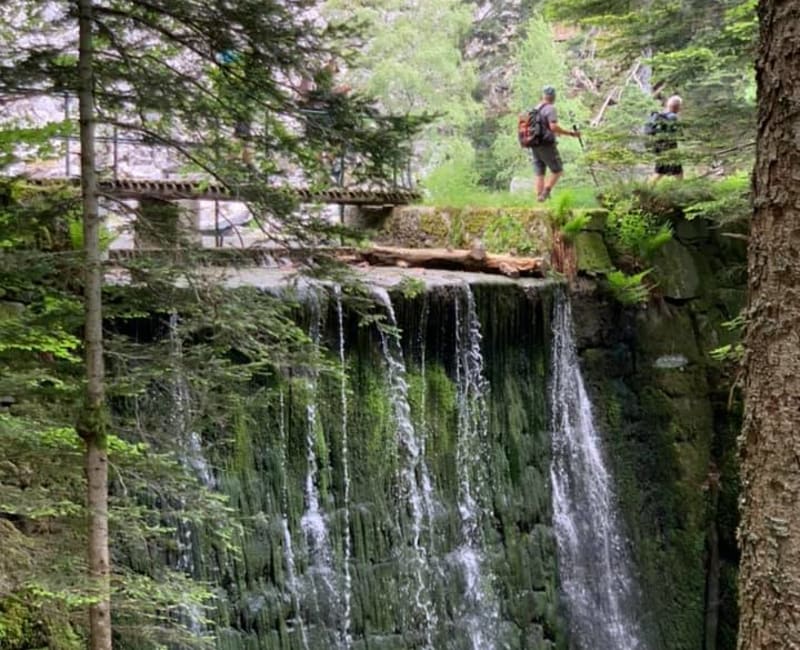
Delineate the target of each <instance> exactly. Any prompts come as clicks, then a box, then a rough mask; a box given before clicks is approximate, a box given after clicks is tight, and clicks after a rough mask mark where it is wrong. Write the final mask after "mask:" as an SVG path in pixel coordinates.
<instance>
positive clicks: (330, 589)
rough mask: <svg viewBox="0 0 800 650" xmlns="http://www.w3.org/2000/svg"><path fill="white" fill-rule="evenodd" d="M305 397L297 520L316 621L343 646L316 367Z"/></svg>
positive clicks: (315, 328) (316, 335) (314, 294)
mask: <svg viewBox="0 0 800 650" xmlns="http://www.w3.org/2000/svg"><path fill="white" fill-rule="evenodd" d="M320 302H321V296H320V292H319V291H317V290H316V288H312V290H311V291H310V293H309V309H310V311H311V325H310V328H309V329H310V331H309V336H310V338H311V341H312V343H313V344H314V347H315V348H319V345H320V336H321V335H320V329H321V326H322V323H321V320H322V310H321V305H320ZM306 387H307V390H308V397H307V402H306V461H307V470H306V477H305V511H304V512H303V516H302V518H301V520H300V525H301V527H302V530H303V534H304V537H305V540H306V544H307V549H308V556H309V560H308V561H309V566H310V571H309V577H310V586H311V592H312V595H313V601H314V604H315V608H316V616H317V619H318V622H320V623H322V622H324V624H325V629H326V630H327V631H328V633H329V634H330V635H332V636H333V639H332V641H331V642H332V643H335V646H334V647H342V639H341V636H346V634H345V635H342V634H341V630H342V628H344V629H346V626H344V625H342V626H341V627H340V625H341V619H342V618H343V613H342V612H340V611H339V610H340V600H339V593H340V588H339V585H338V584H337V583H338V576H337V575H336V571H335V568H334V564H333V550H332V543H331V539H330V533H329V530H328V521H327V515H326V513H325V512H324V510H323V509H322V508H321V506H320V491H319V487H318V485H317V482H318V480H319V466H318V461H317V458H318V455H319V453H320V449H325V445H324V444H320V442H321V441H320V440H319V438H320V437H324V435H325V431H324V429H323V427H322V423H321V421H320V418H319V416H318V413H317V387H318V377H317V371H316V370H312V371H310V376H309V378H308V380H307V382H306Z"/></svg>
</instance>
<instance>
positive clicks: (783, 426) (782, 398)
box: [738, 0, 800, 650]
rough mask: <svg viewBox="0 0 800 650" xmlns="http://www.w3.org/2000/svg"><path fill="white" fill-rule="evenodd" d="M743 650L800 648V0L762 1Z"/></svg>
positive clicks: (744, 460)
mask: <svg viewBox="0 0 800 650" xmlns="http://www.w3.org/2000/svg"><path fill="white" fill-rule="evenodd" d="M759 19H760V48H759V54H758V62H757V65H756V72H757V83H758V143H757V150H756V167H755V173H754V201H755V206H754V214H753V222H752V227H751V234H750V250H749V262H748V272H749V305H748V326H747V333H746V336H745V349H746V356H745V360H744V363H745V372H746V375H745V376H746V379H745V414H744V423H743V429H742V447H741V473H742V488H743V494H742V501H741V515H742V521H741V526H740V529H739V542H740V546H741V550H742V558H741V567H740V575H739V601H740V619H739V644H738V647H739V650H756V649H758V650H763V649H767V648H769V649H773V648H774V649H775V650H778V649H781V650H783V649H785V648H800V516H798V512H800V510H799V509H800V66H798V65H797V60H798V57H799V56H800V30H799V29H798V25H800V0H760V2H759Z"/></svg>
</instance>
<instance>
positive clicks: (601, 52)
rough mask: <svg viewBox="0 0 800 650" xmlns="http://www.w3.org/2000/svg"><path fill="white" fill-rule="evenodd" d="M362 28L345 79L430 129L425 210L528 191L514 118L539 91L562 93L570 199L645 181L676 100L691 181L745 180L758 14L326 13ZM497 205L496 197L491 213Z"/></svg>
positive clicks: (748, 9) (523, 9)
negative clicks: (653, 121)
mask: <svg viewBox="0 0 800 650" xmlns="http://www.w3.org/2000/svg"><path fill="white" fill-rule="evenodd" d="M325 13H326V15H329V16H331V17H332V18H335V19H344V20H347V21H351V22H353V23H354V24H361V25H363V30H364V31H363V32H362V39H363V43H362V44H361V45H360V47H359V48H358V49H357V51H355V52H353V53H352V54H353V59H352V63H351V64H350V67H348V68H347V70H346V72H345V73H344V74H345V76H346V78H347V79H348V81H350V82H351V83H352V84H353V86H354V87H355V88H358V89H361V90H363V91H365V92H367V93H369V94H372V95H374V96H376V97H379V98H380V99H381V101H382V102H383V103H384V104H385V105H386V106H388V107H390V108H391V109H392V110H394V111H399V112H403V113H405V112H408V113H414V112H425V111H426V112H429V113H432V114H434V115H436V116H437V117H436V119H435V120H434V121H433V122H432V123H431V124H430V125H429V126H428V127H427V129H426V130H425V131H424V134H423V136H422V137H421V138H420V141H419V142H418V145H417V153H418V155H419V158H420V165H419V168H418V169H416V170H415V174H416V176H417V178H418V179H420V180H421V181H422V182H423V183H424V185H425V187H426V188H427V190H428V191H429V192H430V193H431V195H432V196H433V197H435V198H434V200H437V201H441V202H448V201H449V202H452V201H465V200H466V201H467V202H470V201H471V202H473V203H474V202H475V201H476V200H479V199H478V196H476V194H478V195H479V194H480V193H481V192H497V191H508V190H509V188H510V187H511V184H512V180H513V179H515V178H516V179H518V181H517V182H516V183H514V188H515V189H518V188H521V187H527V185H526V184H525V183H523V179H530V178H531V177H532V173H531V171H530V166H529V164H528V159H527V156H526V154H525V152H524V151H522V150H521V149H520V148H519V146H518V144H517V142H516V135H515V124H516V116H517V113H518V112H520V111H522V110H525V109H526V108H527V107H530V106H531V105H533V104H534V103H536V102H537V101H538V99H539V94H540V91H541V88H542V87H543V86H544V85H552V86H554V87H555V88H557V89H558V91H559V96H558V98H557V103H556V106H557V108H558V110H559V111H560V119H561V121H562V122H563V123H564V124H566V125H567V126H568V127H571V125H572V124H577V125H578V126H579V127H580V128H581V130H582V131H583V140H584V143H585V145H586V149H585V151H583V150H582V149H581V146H580V145H579V144H578V143H577V142H574V141H572V140H571V139H564V141H563V142H562V152H563V155H564V157H565V160H566V163H567V169H568V172H567V175H566V178H565V182H566V183H567V184H568V186H570V187H572V188H575V189H578V190H579V192H578V193H579V194H580V193H581V192H580V189H581V188H588V187H589V186H591V185H592V183H593V180H592V176H591V174H590V173H589V172H590V170H592V171H594V173H595V180H599V181H600V182H601V183H603V184H608V183H613V182H620V181H624V180H633V179H636V178H639V179H641V178H642V177H643V176H646V170H645V171H643V168H645V167H647V165H648V163H652V159H651V157H650V154H648V152H647V151H646V148H645V146H644V137H643V125H644V123H645V121H646V120H647V117H648V115H649V113H650V112H651V111H652V110H658V109H659V108H660V107H661V106H662V104H663V101H664V100H666V98H667V97H668V96H670V95H673V94H678V95H681V96H682V97H683V98H684V102H685V103H684V113H683V115H682V117H683V118H684V121H685V123H684V136H683V142H682V148H683V149H684V150H685V154H684V155H685V156H686V157H687V158H688V159H689V160H690V161H691V163H692V167H691V170H690V171H689V173H688V176H689V177H704V178H707V177H711V176H720V175H725V174H731V173H734V172H735V171H737V170H749V169H750V164H751V162H752V156H753V147H754V134H755V131H754V128H755V126H754V125H755V122H754V111H755V78H754V72H753V57H754V43H755V36H756V26H757V23H756V16H755V3H754V2H752V1H745V2H737V1H733V0H723V1H714V2H688V1H683V2H666V1H660V2H613V3H596V2H588V1H587V2H581V1H576V0H570V1H568V2H558V3H556V2H553V3H540V2H524V1H522V2H512V1H509V2H504V1H498V2H484V3H464V2H457V1H454V0H451V1H448V0H433V1H431V2H425V3H411V4H409V3H404V2H394V1H392V0H379V1H376V2H352V3H351V2H346V3H343V2H342V3H337V2H336V1H335V0H333V1H330V2H327V3H326V4H325ZM494 200H495V201H496V200H497V197H495V199H494Z"/></svg>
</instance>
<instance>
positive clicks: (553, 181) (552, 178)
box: [544, 172, 561, 193]
mask: <svg viewBox="0 0 800 650" xmlns="http://www.w3.org/2000/svg"><path fill="white" fill-rule="evenodd" d="M559 178H561V172H558V173H557V174H550V181H549V182H548V183H547V185H546V186H545V188H544V189H545V191H547V192H548V193H549V192H550V190H552V189H553V188H554V187H555V184H556V183H558V179H559Z"/></svg>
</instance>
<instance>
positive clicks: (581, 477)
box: [550, 295, 645, 650]
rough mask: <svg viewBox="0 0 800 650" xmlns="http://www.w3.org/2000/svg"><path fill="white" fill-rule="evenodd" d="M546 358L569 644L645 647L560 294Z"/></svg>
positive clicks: (583, 648) (600, 648) (592, 648)
mask: <svg viewBox="0 0 800 650" xmlns="http://www.w3.org/2000/svg"><path fill="white" fill-rule="evenodd" d="M552 359H553V361H552V364H553V366H552V386H551V393H550V397H551V409H552V433H553V460H552V465H551V483H552V488H553V510H554V528H555V535H556V542H557V547H558V564H559V574H560V577H561V585H562V590H563V593H564V597H565V600H566V606H567V610H568V614H569V621H570V632H571V643H572V645H571V647H572V648H574V649H575V650H623V649H624V650H644V648H645V645H644V643H643V641H642V636H641V630H640V629H639V623H638V621H637V618H636V614H635V613H636V611H637V607H636V605H637V600H638V599H637V590H636V585H635V582H634V580H633V577H632V572H631V564H630V559H629V557H628V552H627V548H626V540H625V538H624V535H623V532H622V529H621V527H620V524H619V515H618V513H617V506H616V503H615V495H614V492H613V489H612V485H611V477H610V475H609V470H608V468H607V466H606V464H605V462H604V459H603V451H602V449H601V445H602V442H601V439H600V436H599V435H598V432H597V430H596V429H595V426H594V421H593V416H592V407H591V403H590V402H589V398H588V396H587V393H586V389H585V387H584V383H583V377H582V376H581V371H580V367H579V365H578V355H577V352H576V348H575V340H574V337H573V333H572V312H571V308H570V303H569V301H568V299H567V298H566V297H565V296H563V295H559V296H558V299H557V301H556V307H555V316H554V323H553V356H552Z"/></svg>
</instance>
